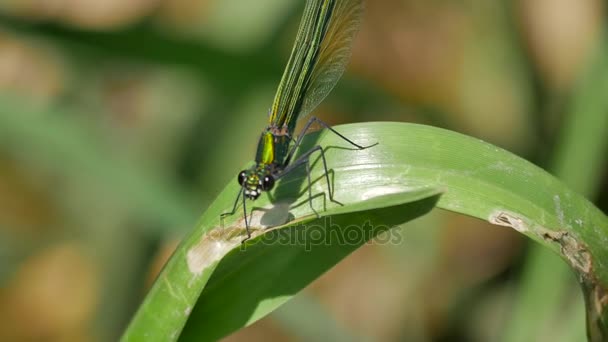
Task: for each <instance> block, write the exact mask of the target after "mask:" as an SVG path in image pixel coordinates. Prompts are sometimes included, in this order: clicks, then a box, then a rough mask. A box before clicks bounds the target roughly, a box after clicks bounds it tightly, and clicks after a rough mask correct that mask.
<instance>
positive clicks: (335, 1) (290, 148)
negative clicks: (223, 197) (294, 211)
mask: <svg viewBox="0 0 608 342" xmlns="http://www.w3.org/2000/svg"><path fill="white" fill-rule="evenodd" d="M362 1H363V0H307V1H306V5H305V7H304V15H303V17H302V20H301V22H300V27H299V29H298V33H297V36H296V41H295V44H294V46H293V49H292V51H291V55H290V57H289V61H288V62H287V67H286V68H285V71H284V73H283V77H282V78H281V82H280V83H279V87H278V89H277V93H276V95H275V98H274V102H273V104H272V108H271V109H270V114H269V117H268V126H267V127H266V128H265V129H264V131H263V132H262V135H261V137H260V140H259V142H258V148H257V154H256V158H255V165H254V166H252V167H251V168H250V169H247V170H243V171H241V172H240V173H239V175H238V182H239V184H240V186H241V189H240V191H239V194H238V196H237V198H236V200H235V201H234V206H233V208H232V211H231V212H229V213H224V214H222V218H223V217H224V216H226V215H232V214H234V213H235V212H236V209H237V207H238V204H239V199H242V205H243V212H244V215H245V228H246V230H247V238H245V239H244V240H243V242H244V241H246V240H247V239H249V238H250V237H251V233H250V231H249V221H248V218H247V206H246V204H247V199H250V200H255V199H257V198H258V197H259V196H260V195H261V193H262V192H263V191H270V190H271V189H272V188H273V186H274V184H275V181H277V180H278V179H279V178H281V177H283V176H284V175H285V174H287V173H289V172H290V171H292V170H294V169H295V168H297V167H298V166H301V165H305V166H306V173H307V176H308V195H309V198H308V200H309V204H310V207H311V209H312V210H313V212H315V213H317V212H316V210H315V209H314V207H313V205H312V190H311V178H310V163H309V159H310V156H311V155H312V154H313V153H315V152H319V154H320V156H321V160H322V161H323V167H324V169H325V179H326V181H327V187H328V190H329V198H330V200H332V201H334V200H333V192H332V188H331V184H330V181H329V175H328V172H327V163H326V160H325V153H324V151H323V149H322V148H321V146H318V145H317V146H315V147H313V148H312V149H310V150H308V151H307V152H305V153H303V154H302V155H301V156H299V157H298V158H297V159H296V160H294V161H293V162H292V158H293V157H294V153H295V151H296V149H297V147H298V146H299V145H300V144H301V142H302V138H303V137H304V135H305V134H306V132H307V131H309V130H310V129H311V127H312V125H313V123H315V122H316V123H318V124H320V125H321V126H323V127H325V128H327V129H328V130H330V131H331V132H333V133H334V134H336V135H338V136H339V137H340V138H342V139H344V140H345V141H346V142H348V143H349V144H351V145H352V146H354V147H356V148H358V149H365V148H367V147H369V146H367V147H364V146H361V145H358V144H356V143H354V142H353V141H351V140H349V139H348V138H346V137H345V136H343V135H342V134H340V133H338V132H337V131H336V130H334V129H333V128H331V127H329V126H328V125H327V124H325V123H324V122H323V121H321V120H319V119H318V118H316V117H314V116H313V117H311V118H310V120H309V121H308V122H307V123H306V125H305V126H304V128H303V129H302V131H301V133H300V135H299V136H298V137H297V138H294V135H293V133H294V130H295V127H296V123H297V121H298V119H302V118H303V117H305V116H307V115H308V114H310V112H311V111H312V110H313V109H314V108H315V107H316V106H317V105H318V104H319V103H320V102H321V101H322V100H323V99H324V98H325V96H327V94H328V93H329V92H330V91H331V89H332V88H333V87H334V86H335V84H336V83H337V82H338V79H339V78H340V76H342V73H343V72H344V69H345V66H346V64H347V63H348V60H349V59H350V55H351V45H352V41H353V38H354V36H355V34H356V32H357V30H358V28H359V23H360V19H361V12H362V6H363V5H362ZM334 202H335V201H334ZM317 215H318V214H317Z"/></svg>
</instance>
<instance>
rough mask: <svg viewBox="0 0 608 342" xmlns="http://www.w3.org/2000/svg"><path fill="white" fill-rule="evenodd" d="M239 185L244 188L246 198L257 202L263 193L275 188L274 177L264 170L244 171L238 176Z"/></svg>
mask: <svg viewBox="0 0 608 342" xmlns="http://www.w3.org/2000/svg"><path fill="white" fill-rule="evenodd" d="M238 182H239V185H241V186H242V187H243V193H244V195H245V197H247V198H249V199H250V200H256V199H257V198H258V197H260V195H261V194H262V191H270V190H272V188H273V187H274V177H273V176H272V175H271V174H270V173H268V172H265V170H263V169H257V168H254V169H250V170H243V171H241V172H240V173H239V176H238Z"/></svg>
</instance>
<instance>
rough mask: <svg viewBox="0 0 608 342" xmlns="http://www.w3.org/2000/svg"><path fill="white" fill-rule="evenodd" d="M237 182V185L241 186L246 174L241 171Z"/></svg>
mask: <svg viewBox="0 0 608 342" xmlns="http://www.w3.org/2000/svg"><path fill="white" fill-rule="evenodd" d="M237 180H238V182H239V185H241V186H243V183H245V181H246V180H247V172H246V171H241V173H239V176H238V178H237Z"/></svg>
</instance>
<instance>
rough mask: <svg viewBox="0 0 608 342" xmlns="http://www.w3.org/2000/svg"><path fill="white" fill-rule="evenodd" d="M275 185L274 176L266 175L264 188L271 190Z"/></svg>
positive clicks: (263, 181) (263, 182)
mask: <svg viewBox="0 0 608 342" xmlns="http://www.w3.org/2000/svg"><path fill="white" fill-rule="evenodd" d="M273 186H274V178H273V177H272V176H264V179H263V180H262V190H264V191H269V190H271V189H272V187H273Z"/></svg>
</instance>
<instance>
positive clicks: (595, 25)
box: [0, 0, 608, 341]
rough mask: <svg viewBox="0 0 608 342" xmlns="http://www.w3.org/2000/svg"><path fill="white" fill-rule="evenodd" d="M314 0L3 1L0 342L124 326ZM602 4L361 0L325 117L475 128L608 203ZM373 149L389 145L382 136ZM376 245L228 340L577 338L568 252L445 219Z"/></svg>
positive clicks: (259, 115) (222, 173)
mask: <svg viewBox="0 0 608 342" xmlns="http://www.w3.org/2000/svg"><path fill="white" fill-rule="evenodd" d="M303 3H304V1H303V0H289V1H287V0H256V1H245V0H132V1H118V0H111V1H110V0H107V1H96V0H8V1H1V2H0V340H3V341H41V340H44V341H106V340H115V339H116V338H117V337H118V336H120V334H121V332H122V330H123V329H124V328H125V326H126V324H127V323H128V320H129V319H130V317H131V315H132V314H133V313H134V310H135V309H136V308H137V305H138V304H139V303H140V301H141V300H142V298H143V296H144V295H145V293H146V290H147V288H148V287H149V286H150V284H151V282H152V281H153V279H154V276H155V274H157V272H158V271H159V269H160V268H161V267H162V264H163V262H164V261H165V260H166V259H167V258H168V256H169V255H170V254H171V251H172V250H173V249H174V248H175V246H176V244H177V243H178V241H179V239H180V237H181V236H182V235H183V234H184V233H185V232H186V231H188V230H189V229H191V228H192V227H194V224H195V222H196V219H197V217H198V215H200V214H201V213H202V211H203V210H204V209H205V207H206V205H208V204H209V203H210V201H211V200H212V199H213V198H214V196H215V195H216V194H218V192H219V191H220V189H222V188H223V187H224V186H225V184H227V182H233V181H235V179H236V174H237V173H238V171H239V170H240V168H241V167H242V165H244V163H246V162H248V161H250V160H251V158H252V157H253V154H254V151H253V149H254V144H255V143H256V141H257V140H256V139H257V137H258V135H259V133H260V132H261V129H262V128H263V126H264V123H265V120H266V114H267V112H268V108H269V106H270V103H271V101H272V98H273V95H274V91H275V88H276V86H277V84H278V81H279V79H280V77H281V73H282V70H283V67H284V64H285V62H286V59H287V56H288V53H289V51H290V48H291V44H292V42H293V39H294V37H295V30H296V28H297V25H298V23H299V18H300V15H301V11H302V8H303ZM606 18H607V17H606V3H605V2H604V1H601V0H579V1H572V0H570V1H569V0H537V1H525V0H514V1H507V0H495V1H475V0H460V1H455V0H452V1H450V0H443V1H438V0H433V1H428V0H427V1H421V0H374V1H367V2H366V11H365V14H364V22H363V25H362V28H361V31H360V33H359V35H358V37H357V39H356V41H355V46H354V50H353V58H352V61H351V63H350V66H349V69H348V72H347V73H346V75H345V76H344V77H343V79H342V80H341V81H340V83H339V84H338V86H337V87H336V89H335V90H334V91H333V92H332V93H331V95H330V96H329V97H328V98H327V99H326V101H324V102H323V104H322V105H321V106H320V108H319V109H318V110H317V112H316V115H318V116H319V117H321V118H322V119H323V120H324V121H326V122H328V123H331V124H339V123H345V122H365V121H408V122H418V123H424V124H430V125H434V126H439V127H444V128H447V129H451V130H455V131H459V132H463V133H466V134H469V135H472V136H475V137H479V138H481V139H484V140H486V141H489V142H491V143H493V144H496V145H498V146H501V147H503V148H506V149H508V150H510V151H512V152H514V153H516V154H518V155H520V156H522V157H524V158H526V159H528V160H531V161H532V162H534V163H535V164H537V165H539V166H541V167H543V168H545V169H547V170H549V171H550V172H552V173H554V174H555V175H556V176H558V177H560V178H562V179H563V180H564V181H565V182H566V183H567V184H569V185H570V186H571V187H573V189H574V190H576V191H579V192H581V193H582V194H584V195H585V196H587V197H588V198H589V199H591V200H592V201H594V202H595V203H596V204H597V205H598V206H599V207H600V209H602V210H603V211H604V212H606V211H607V210H608V195H607V191H606V189H607V188H608V177H607V174H606V172H605V170H606V166H608V165H607V158H606V155H608V153H607V147H608V144H607V141H608V46H607V45H606V43H608V40H607V37H606ZM380 143H381V142H380ZM402 234H403V237H404V238H403V240H404V241H403V243H402V244H400V245H389V246H387V245H383V246H379V245H373V244H370V245H367V246H365V247H364V248H361V249H360V250H358V251H357V252H356V253H355V254H353V255H352V256H350V257H349V258H348V259H346V260H345V261H344V262H342V263H341V264H339V265H338V266H337V267H336V268H334V269H333V270H332V271H330V272H329V273H327V274H325V275H324V276H323V277H321V278H320V279H318V280H317V281H316V282H315V283H313V284H312V285H311V286H310V287H309V288H307V289H306V291H304V292H303V293H302V294H300V295H299V296H298V297H296V299H295V300H293V301H291V302H290V303H288V304H287V305H285V306H284V307H282V308H281V309H279V310H278V311H277V312H275V313H273V314H272V315H270V316H269V317H267V318H266V319H263V320H261V321H259V322H257V323H255V324H254V325H253V326H251V327H249V328H247V329H244V330H242V331H240V332H238V333H236V334H234V335H232V336H230V337H228V338H227V339H226V340H227V341H265V340H268V339H269V338H272V339H276V340H281V341H308V340H319V339H330V338H331V340H345V341H348V340H366V341H581V340H584V339H585V330H584V310H583V302H582V296H581V295H580V293H579V292H580V291H579V289H578V285H577V282H576V279H575V277H574V275H573V274H571V273H570V271H569V270H568V269H567V268H566V266H565V264H564V263H563V262H562V261H561V260H559V258H558V257H557V256H555V255H552V254H548V253H546V252H543V251H542V250H540V249H538V248H536V246H535V245H532V244H531V243H530V242H528V241H527V240H525V239H524V238H523V237H522V236H520V235H519V234H517V233H516V232H514V231H512V230H509V229H506V228H504V227H495V226H491V225H489V224H488V223H485V222H481V221H478V220H474V219H471V218H467V217H464V216H459V215H455V214H451V213H447V212H442V211H435V212H433V213H432V214H431V215H428V216H427V217H424V218H422V219H419V220H417V221H415V222H413V223H411V224H408V225H407V226H406V227H403V229H402Z"/></svg>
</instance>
